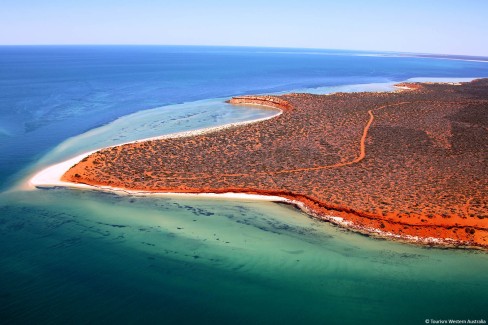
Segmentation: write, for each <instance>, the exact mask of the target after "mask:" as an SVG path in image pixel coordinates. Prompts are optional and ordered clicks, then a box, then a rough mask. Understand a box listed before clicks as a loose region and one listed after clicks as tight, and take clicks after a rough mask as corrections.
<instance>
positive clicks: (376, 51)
mask: <svg viewBox="0 0 488 325" xmlns="http://www.w3.org/2000/svg"><path fill="white" fill-rule="evenodd" d="M15 46H18V47H35V46H39V47H41V46H45V47H50V46H52V47H54V46H66V47H71V46H72V47H76V46H80V47H81V46H93V47H96V46H100V47H103V46H105V47H110V46H114V47H115V46H133V47H137V46H154V47H156V46H161V47H163V46H164V47H226V48H263V49H287V50H317V51H327V50H328V51H351V52H365V53H367V52H372V53H392V54H393V53H394V54H402V55H405V56H408V55H416V56H421V57H422V56H425V57H427V58H428V57H429V56H451V57H472V58H484V59H487V60H488V55H477V54H451V53H431V52H410V51H392V50H364V49H345V48H320V47H290V46H260V45H207V44H157V43H141V44H134V43H107V44H101V43H46V44H0V47H15Z"/></svg>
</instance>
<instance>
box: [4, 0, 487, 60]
mask: <svg viewBox="0 0 488 325" xmlns="http://www.w3.org/2000/svg"><path fill="white" fill-rule="evenodd" d="M1 8H2V10H1V11H0V21H1V23H0V26H2V29H1V30H2V32H0V44H1V45H168V46H244V47H271V48H296V49H344V50H355V51H381V52H401V53H429V54H450V55H468V56H488V45H487V44H486V42H483V41H482V40H483V39H484V37H485V35H484V31H486V30H487V29H488V20H486V19H485V16H486V14H485V13H486V12H488V2H486V1H480V0H471V1H464V2H460V1H454V0H447V1H442V2H433V1H421V0H413V1H410V2H408V3H391V2H389V1H385V0H374V1H368V2H367V3H365V2H361V1H358V0H350V1H344V2H340V3H339V2H331V1H319V0H304V1H302V2H301V3H300V4H298V3H296V2H293V1H290V0H283V1H277V0H268V1H266V2H264V3H263V2H262V1H257V0H250V1H245V2H244V1H232V2H225V3H222V2H218V1H216V0H209V1H206V2H205V3H201V2H198V1H195V0H188V1H182V2H176V1H164V2H157V1H151V0H141V1H138V2H137V3H133V2H131V1H128V0H121V1H115V0H100V1H95V0H87V1H84V2H82V3H80V2H76V1H60V0H47V1H43V2H42V3H39V2H36V1H33V0H16V1H14V0H5V1H4V2H3V4H2V5H1Z"/></svg>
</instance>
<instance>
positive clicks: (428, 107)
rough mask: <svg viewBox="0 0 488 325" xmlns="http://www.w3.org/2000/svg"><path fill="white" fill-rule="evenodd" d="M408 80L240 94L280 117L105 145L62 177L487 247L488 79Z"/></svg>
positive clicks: (365, 229) (243, 100)
mask: <svg viewBox="0 0 488 325" xmlns="http://www.w3.org/2000/svg"><path fill="white" fill-rule="evenodd" d="M404 86H405V85H404ZM406 86H408V87H409V88H410V89H413V90H411V91H405V92H395V93H354V94H344V93H337V94H333V95H310V94H289V95H284V96H242V97H236V98H234V99H232V100H231V102H232V103H237V104H242V103H247V104H260V105H263V104H264V105H267V106H273V107H279V108H281V109H283V114H281V115H280V116H278V117H276V118H274V119H271V120H266V121H262V122H259V123H255V124H250V125H245V126H239V127H235V128H230V129H225V130H220V131H216V132H213V133H208V134H203V135H198V136H193V137H186V138H174V139H164V140H155V141H147V142H140V143H134V144H128V145H122V146H118V147H113V148H107V149H103V150H100V151H98V152H96V153H94V154H92V155H90V156H89V157H87V158H86V159H84V160H83V161H82V162H80V163H79V164H77V165H75V166H74V167H73V168H71V169H70V170H69V171H68V172H67V173H66V174H65V175H64V176H63V180H66V181H71V182H76V183H86V184H91V185H104V186H111V187H117V188H125V189H132V190H143V191H158V192H184V193H201V192H212V193H225V192H242V193H255V194H264V195H279V196H283V197H286V198H289V199H292V200H294V201H299V202H301V203H303V204H304V206H305V208H306V209H307V210H308V211H309V212H310V213H311V214H314V215H316V216H318V217H325V216H338V217H342V218H343V219H344V220H346V221H349V223H348V224H347V226H348V227H350V228H352V229H355V230H359V231H361V232H369V233H371V232H373V233H375V232H380V233H381V235H383V236H390V237H397V238H399V237H400V238H402V239H404V240H409V241H417V242H423V243H430V244H436V242H433V241H432V238H436V239H439V240H440V242H438V243H437V244H439V243H440V244H446V243H447V244H452V245H462V246H476V247H483V248H488V209H487V208H488V197H487V195H486V194H487V188H488V186H487V185H488V181H487V178H486V176H485V175H487V174H488V173H487V172H488V167H487V166H488V164H487V159H488V157H487V156H488V150H487V149H488V147H487V144H488V114H487V113H488V112H487V111H488V80H487V79H483V80H476V81H473V82H471V83H466V84H462V85H459V86H456V85H447V84H408V85H406ZM414 237H415V238H414ZM429 238H430V239H429Z"/></svg>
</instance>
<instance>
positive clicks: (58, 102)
mask: <svg viewBox="0 0 488 325" xmlns="http://www.w3.org/2000/svg"><path fill="white" fill-rule="evenodd" d="M473 77H488V62H483V61H463V60H450V59H446V58H442V59H441V58H425V57H424V58H421V57H402V56H400V55H396V54H395V53H378V52H375V53H371V52H355V51H339V50H296V49H295V50H292V49H276V48H274V49H270V48H244V47H243V48H241V47H190V46H187V47H182V46H0V323H2V324H3V323H5V324H10V323H19V324H42V323H50V324H66V323H83V324H85V323H94V324H97V323H101V324H106V323H124V324H125V323H129V324H132V323H134V324H135V323H138V324H139V323H150V324H186V323H189V324H190V323H191V324H207V323H208V324H210V323H211V324H220V323H225V324H228V323H229V324H241V323H242V324H250V323H251V324H254V323H263V324H270V323H271V324H278V323H280V324H305V323H319V324H358V323H362V324H424V323H425V320H426V319H428V320H431V319H434V320H435V319H445V320H447V319H460V320H468V319H480V318H484V319H485V320H486V319H488V312H487V308H486V307H487V306H488V277H487V276H486V274H487V272H488V255H487V254H486V253H480V252H475V251H462V250H442V249H428V248H421V247H416V246H413V245H406V244H400V243H394V242H389V241H382V240H376V239H371V238H368V237H364V236H361V235H358V234H354V233H351V232H349V231H345V230H343V229H340V228H337V227H335V226H331V225H330V224H327V223H324V222H319V221H317V220H313V219H311V218H309V217H308V216H307V215H305V214H303V213H301V212H299V211H297V210H295V209H293V208H290V207H288V206H283V205H278V204H275V203H269V202H254V201H250V200H230V199H212V200H210V199H200V198H198V199H196V198H181V197H171V196H170V197H161V198H155V197H135V196H119V195H115V194H107V193H100V192H93V191H81V190H72V189H71V190H70V189H63V188H54V189H49V190H47V189H42V190H41V189H36V190H25V189H24V188H25V187H24V186H23V184H25V183H26V181H27V180H28V179H29V177H30V176H32V174H33V173H35V172H36V171H39V170H40V169H42V168H43V167H46V166H48V165H50V164H52V163H55V162H60V161H63V160H66V159H69V158H71V157H73V156H76V155H77V154H80V153H83V152H86V151H89V150H94V149H97V148H101V147H104V146H107V145H113V144H118V143H124V142H127V141H131V140H137V139H143V138H147V137H152V136H158V135H162V134H170V133H174V132H180V131H188V130H194V129H200V128H205V127H210V126H218V125H223V124H227V123H233V122H240V121H246V120H253V119H256V118H262V117H266V116H270V114H273V112H271V111H269V110H265V109H259V108H242V107H239V108H236V107H233V106H231V105H228V104H225V100H226V99H227V98H228V97H230V96H233V95H241V94H251V93H276V92H286V91H310V92H316V93H328V92H334V91H366V90H367V91H370V90H374V91H376V90H390V89H392V85H393V84H394V83H395V82H398V81H404V80H407V79H410V78H427V79H428V80H463V78H473ZM435 78H446V79H435Z"/></svg>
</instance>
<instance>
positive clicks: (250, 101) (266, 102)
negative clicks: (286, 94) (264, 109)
mask: <svg viewBox="0 0 488 325" xmlns="http://www.w3.org/2000/svg"><path fill="white" fill-rule="evenodd" d="M227 102H228V103H230V104H234V105H236V104H237V105H260V106H270V107H275V108H279V109H283V110H290V109H292V105H291V104H290V103H289V102H287V101H286V100H284V99H281V98H279V97H276V96H236V97H232V98H231V99H230V100H228V101H227Z"/></svg>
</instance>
